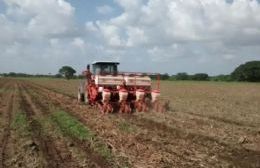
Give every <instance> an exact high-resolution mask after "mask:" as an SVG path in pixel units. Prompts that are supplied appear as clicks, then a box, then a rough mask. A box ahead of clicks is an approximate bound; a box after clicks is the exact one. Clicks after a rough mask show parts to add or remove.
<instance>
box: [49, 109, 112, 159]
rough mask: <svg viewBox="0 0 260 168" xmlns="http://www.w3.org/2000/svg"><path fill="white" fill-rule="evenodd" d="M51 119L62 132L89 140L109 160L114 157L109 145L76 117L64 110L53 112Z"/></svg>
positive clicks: (95, 149) (92, 146)
mask: <svg viewBox="0 0 260 168" xmlns="http://www.w3.org/2000/svg"><path fill="white" fill-rule="evenodd" d="M51 119H52V120H53V121H54V122H55V123H56V124H57V125H58V127H59V128H60V130H61V132H62V133H63V134H65V135H66V136H70V137H73V138H76V139H79V140H87V141H89V142H90V144H91V148H92V149H93V150H94V151H96V152H97V153H99V154H100V155H101V156H102V157H104V158H106V159H107V160H111V159H112V158H113V156H112V153H111V150H110V149H109V148H108V147H107V145H106V144H105V143H104V142H102V141H101V140H99V139H98V138H97V137H95V135H94V133H92V132H91V131H90V130H89V129H88V128H87V127H86V126H84V125H83V124H82V123H80V122H79V121H78V120H77V119H76V118H74V117H73V116H71V115H69V114H68V113H66V112H64V111H56V112H54V113H53V114H52V116H51Z"/></svg>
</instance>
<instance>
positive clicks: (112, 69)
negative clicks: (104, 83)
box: [93, 64, 117, 74]
mask: <svg viewBox="0 0 260 168" xmlns="http://www.w3.org/2000/svg"><path fill="white" fill-rule="evenodd" d="M93 72H94V74H116V73H117V65H116V64H93Z"/></svg>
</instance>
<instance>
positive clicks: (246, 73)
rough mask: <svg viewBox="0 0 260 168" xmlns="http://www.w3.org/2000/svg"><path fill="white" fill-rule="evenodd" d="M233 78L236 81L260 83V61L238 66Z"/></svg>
mask: <svg viewBox="0 0 260 168" xmlns="http://www.w3.org/2000/svg"><path fill="white" fill-rule="evenodd" d="M231 77H232V79H233V80H236V81H248V82H260V61H250V62H246V63H245V64H242V65H240V66H238V67H237V68H236V69H235V70H234V72H232V73H231Z"/></svg>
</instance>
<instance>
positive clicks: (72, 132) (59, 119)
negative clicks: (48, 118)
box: [52, 111, 93, 140]
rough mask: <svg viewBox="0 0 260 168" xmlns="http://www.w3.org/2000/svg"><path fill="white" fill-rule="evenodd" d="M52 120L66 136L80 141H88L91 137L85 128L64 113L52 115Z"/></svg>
mask: <svg viewBox="0 0 260 168" xmlns="http://www.w3.org/2000/svg"><path fill="white" fill-rule="evenodd" d="M52 119H53V120H54V121H55V122H56V123H57V124H58V126H59V128H60V129H61V131H62V132H63V133H65V134H66V135H68V136H71V137H73V138H77V139H80V140H90V139H91V138H92V137H93V135H92V133H91V132H90V130H89V129H88V128H87V127H85V126H84V125H83V124H81V123H80V122H79V121H78V120H77V119H75V118H74V117H72V116H70V115H69V114H68V113H66V112H64V111H58V112H55V113H53V114H52Z"/></svg>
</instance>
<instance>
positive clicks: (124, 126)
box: [118, 121, 135, 133]
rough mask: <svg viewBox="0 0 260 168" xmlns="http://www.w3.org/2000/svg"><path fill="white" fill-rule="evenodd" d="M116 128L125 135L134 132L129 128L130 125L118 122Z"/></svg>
mask: <svg viewBox="0 0 260 168" xmlns="http://www.w3.org/2000/svg"><path fill="white" fill-rule="evenodd" d="M118 128H119V130H121V131H123V132H126V133H131V132H134V131H135V130H134V128H132V127H131V125H130V124H129V123H127V122H124V121H123V122H120V123H119V124H118Z"/></svg>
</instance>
